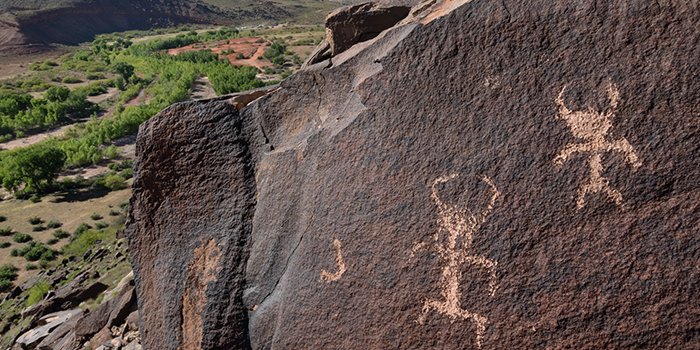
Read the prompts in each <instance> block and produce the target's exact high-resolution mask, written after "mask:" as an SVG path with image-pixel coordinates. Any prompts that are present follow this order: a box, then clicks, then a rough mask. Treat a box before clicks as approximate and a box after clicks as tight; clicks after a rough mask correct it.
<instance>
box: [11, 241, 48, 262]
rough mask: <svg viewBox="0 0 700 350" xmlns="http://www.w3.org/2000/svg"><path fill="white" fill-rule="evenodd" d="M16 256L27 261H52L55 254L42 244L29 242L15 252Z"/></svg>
mask: <svg viewBox="0 0 700 350" xmlns="http://www.w3.org/2000/svg"><path fill="white" fill-rule="evenodd" d="M17 256H21V257H24V258H25V259H26V260H27V261H37V260H42V261H47V262H48V261H52V260H54V259H55V257H56V252H55V251H53V250H51V248H49V247H47V246H46V245H45V244H43V243H38V242H30V243H28V244H27V245H25V246H24V247H22V248H21V249H19V250H17Z"/></svg>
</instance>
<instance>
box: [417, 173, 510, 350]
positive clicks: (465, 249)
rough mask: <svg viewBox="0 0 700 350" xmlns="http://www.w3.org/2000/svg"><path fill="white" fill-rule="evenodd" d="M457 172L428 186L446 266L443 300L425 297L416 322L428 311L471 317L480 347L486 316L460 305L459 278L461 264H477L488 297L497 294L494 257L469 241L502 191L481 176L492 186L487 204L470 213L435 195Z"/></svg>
mask: <svg viewBox="0 0 700 350" xmlns="http://www.w3.org/2000/svg"><path fill="white" fill-rule="evenodd" d="M458 176H459V174H452V175H448V176H442V177H439V178H437V179H436V180H435V181H434V182H433V185H432V187H431V190H432V196H431V197H432V199H433V201H435V204H436V205H437V209H438V215H439V218H438V225H439V229H438V231H437V232H436V233H435V235H434V236H433V240H434V241H435V243H434V246H435V249H436V251H437V252H438V254H439V255H440V257H441V258H442V260H444V261H445V266H444V267H443V269H442V276H441V278H440V287H441V289H442V291H441V294H442V297H443V298H444V300H430V299H428V300H426V301H425V304H424V305H423V311H422V313H421V315H420V317H419V318H418V323H420V324H423V323H425V320H426V318H427V317H428V314H429V313H430V312H431V311H433V310H434V311H437V312H438V313H439V314H442V315H444V316H447V317H449V318H451V320H452V322H454V321H456V320H458V319H462V320H471V321H472V322H474V324H475V325H476V345H477V348H479V349H480V348H481V342H482V339H483V337H484V334H485V332H486V324H487V322H488V319H487V318H486V317H484V316H482V315H479V314H477V313H475V312H471V311H469V310H466V309H463V308H462V306H461V301H460V300H461V298H462V292H461V290H460V280H461V278H462V270H461V269H462V266H463V265H464V264H469V265H476V266H477V267H481V268H483V269H485V270H487V271H488V273H489V297H493V296H494V295H495V294H496V288H497V286H496V264H497V262H496V261H492V260H489V259H487V258H486V257H484V256H481V255H476V254H474V253H473V252H472V241H473V238H474V234H475V233H476V232H478V231H479V229H480V228H481V225H482V224H483V223H484V222H486V218H487V217H488V215H489V214H490V213H491V212H492V211H493V208H494V204H495V203H496V200H497V199H498V197H499V196H500V195H501V193H500V192H498V189H497V188H496V185H495V184H494V183H493V181H491V179H490V178H488V177H486V176H484V177H482V181H483V182H484V183H486V184H487V185H488V186H489V187H490V189H491V192H492V193H491V198H490V200H489V203H488V204H487V205H486V207H485V208H484V209H483V210H481V212H479V213H478V214H474V213H472V211H471V210H469V209H468V208H464V209H461V208H456V207H454V206H452V205H449V204H447V203H445V202H443V201H442V199H441V198H440V196H439V195H438V190H437V185H439V184H442V183H446V182H449V181H451V180H453V179H456V178H457V177H458ZM445 236H446V238H447V242H445V243H438V242H439V241H440V237H445ZM426 246H427V245H426V244H425V243H419V244H417V245H415V246H414V247H413V252H412V255H415V254H416V253H417V252H418V251H419V250H421V249H423V248H425V247H426Z"/></svg>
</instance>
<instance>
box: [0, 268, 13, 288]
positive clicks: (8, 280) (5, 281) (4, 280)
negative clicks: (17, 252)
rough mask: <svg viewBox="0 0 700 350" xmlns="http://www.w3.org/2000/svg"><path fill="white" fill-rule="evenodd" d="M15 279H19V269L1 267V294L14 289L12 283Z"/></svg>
mask: <svg viewBox="0 0 700 350" xmlns="http://www.w3.org/2000/svg"><path fill="white" fill-rule="evenodd" d="M15 279H17V268H16V267H14V265H10V264H6V265H3V266H0V292H4V291H6V290H8V289H10V288H12V281H14V280H15Z"/></svg>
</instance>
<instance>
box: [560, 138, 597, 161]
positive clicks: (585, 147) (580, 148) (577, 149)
mask: <svg viewBox="0 0 700 350" xmlns="http://www.w3.org/2000/svg"><path fill="white" fill-rule="evenodd" d="M591 150H592V146H591V145H590V144H588V143H571V144H568V145H566V147H564V149H563V150H561V152H559V154H558V155H557V156H556V157H555V158H554V164H555V165H562V164H564V162H566V161H567V160H568V159H569V157H570V156H571V155H572V154H575V153H582V152H590V151H591Z"/></svg>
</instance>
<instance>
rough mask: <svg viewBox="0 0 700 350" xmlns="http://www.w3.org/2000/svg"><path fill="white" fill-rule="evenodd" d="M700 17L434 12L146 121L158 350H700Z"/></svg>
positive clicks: (593, 8) (557, 6)
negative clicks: (285, 73) (239, 91)
mask: <svg viewBox="0 0 700 350" xmlns="http://www.w3.org/2000/svg"><path fill="white" fill-rule="evenodd" d="M697 18H700V9H699V8H698V6H697V4H696V3H693V2H683V1H673V2H649V1H608V2H597V1H593V0H590V1H587V0H584V1H576V2H566V1H555V2H551V1H541V0H536V1H527V2H523V1H515V0H505V1H498V2H496V1H486V0H473V1H447V0H445V1H430V2H426V3H422V4H419V5H417V6H415V7H413V9H412V10H411V13H410V14H409V15H408V17H407V18H406V19H404V20H402V21H401V22H399V23H398V24H396V25H395V26H393V27H391V28H389V29H387V30H385V31H383V32H381V33H380V34H379V35H377V36H376V37H374V38H373V39H370V40H367V41H363V42H359V43H356V44H355V45H354V46H352V47H350V48H348V49H346V50H344V51H343V52H341V53H339V54H337V55H335V56H332V57H331V58H328V59H327V60H326V61H325V63H323V62H324V61H321V62H319V63H317V64H315V65H309V66H308V67H307V69H306V70H303V71H301V72H300V73H298V74H296V75H295V76H293V77H291V78H289V79H287V80H286V81H284V82H283V83H282V84H281V86H280V87H279V88H278V89H276V90H274V91H272V92H270V93H269V94H267V95H265V96H263V97H260V98H258V99H257V100H255V101H253V102H252V103H250V104H248V105H247V106H245V107H242V108H237V107H235V106H233V105H232V104H231V103H229V102H227V101H225V100H210V101H195V102H187V103H182V104H178V105H175V106H172V107H170V108H169V109H167V110H166V111H164V112H162V113H161V114H160V115H159V116H158V117H156V118H155V119H153V120H151V121H150V122H148V123H147V124H145V125H144V126H142V129H141V131H140V134H139V139H138V142H137V158H138V159H137V161H136V166H137V170H136V176H135V182H134V197H133V198H132V202H131V215H130V221H129V224H128V229H127V236H128V238H129V241H130V242H129V243H130V254H131V255H130V256H131V258H132V263H133V265H134V269H135V270H134V272H135V280H136V289H137V294H138V300H139V309H140V313H141V315H142V317H141V320H142V327H141V330H142V336H143V344H144V348H145V349H147V350H151V349H166V350H176V349H183V350H189V349H355V348H363V349H365V348H366V349H438V348H439V349H465V348H472V349H479V348H483V349H487V348H498V349H531V348H532V349H539V348H573V349H601V348H647V349H659V348H675V349H681V348H682V349H690V348H698V347H700V336H699V335H698V332H697V324H698V317H697V305H699V304H700V303H699V301H700V300H699V299H698V295H700V286H699V285H698V283H697V281H698V278H699V277H700V270H699V269H698V264H697V261H698V259H699V258H700V253H699V252H700V243H699V241H698V239H697V233H698V232H700V210H699V208H698V205H699V203H700V183H699V182H698V181H697V179H698V177H699V176H700V168H698V164H700V128H699V124H698V120H699V116H698V112H697V105H698V104H700V93H699V91H700V79H698V78H697V77H698V76H700V61H698V59H697V58H698V57H700V45H697V43H698V42H700V30H698V29H699V27H698V20H697Z"/></svg>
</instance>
